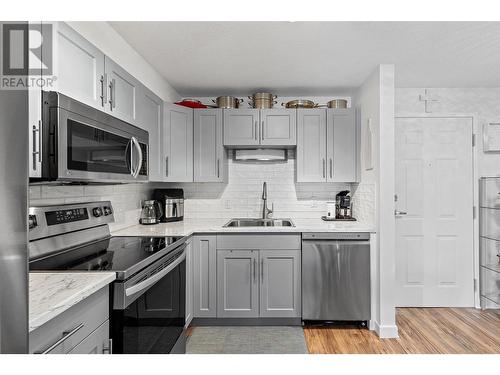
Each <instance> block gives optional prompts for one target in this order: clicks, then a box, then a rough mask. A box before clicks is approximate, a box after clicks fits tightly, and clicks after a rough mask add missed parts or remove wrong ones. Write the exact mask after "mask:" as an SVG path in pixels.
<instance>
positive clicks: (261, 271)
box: [260, 259, 264, 284]
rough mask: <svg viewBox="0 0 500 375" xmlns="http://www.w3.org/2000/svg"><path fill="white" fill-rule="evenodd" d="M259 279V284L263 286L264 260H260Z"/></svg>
mask: <svg viewBox="0 0 500 375" xmlns="http://www.w3.org/2000/svg"><path fill="white" fill-rule="evenodd" d="M260 279H261V283H262V284H264V259H261V260H260Z"/></svg>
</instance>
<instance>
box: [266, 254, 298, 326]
mask: <svg viewBox="0 0 500 375" xmlns="http://www.w3.org/2000/svg"><path fill="white" fill-rule="evenodd" d="M300 268H301V265H300V250H261V251H260V285H261V286H260V317H262V318H298V317H300V316H301V293H300V288H301V278H300Z"/></svg>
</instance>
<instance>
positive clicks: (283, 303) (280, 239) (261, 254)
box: [217, 234, 301, 318]
mask: <svg viewBox="0 0 500 375" xmlns="http://www.w3.org/2000/svg"><path fill="white" fill-rule="evenodd" d="M300 301H301V238H300V235H297V234H263V235H260V234H259V235H257V234H234V235H233V234H231V235H219V236H217V317H218V318H300V316H301V302H300Z"/></svg>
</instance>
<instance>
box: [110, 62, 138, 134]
mask: <svg viewBox="0 0 500 375" xmlns="http://www.w3.org/2000/svg"><path fill="white" fill-rule="evenodd" d="M104 71H105V72H106V81H107V86H108V87H107V88H108V96H107V99H108V102H107V104H106V105H105V110H106V112H108V113H110V114H112V115H113V116H115V117H118V118H119V119H121V120H123V121H126V122H128V123H130V124H137V91H138V88H139V85H140V83H139V81H138V80H137V79H135V78H134V77H133V76H132V75H131V74H129V73H128V72H127V71H126V70H125V69H123V68H122V67H121V66H120V65H118V64H117V63H115V62H114V61H113V60H111V59H110V58H109V57H107V56H105V59H104Z"/></svg>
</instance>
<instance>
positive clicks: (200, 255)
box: [193, 235, 217, 318]
mask: <svg viewBox="0 0 500 375" xmlns="http://www.w3.org/2000/svg"><path fill="white" fill-rule="evenodd" d="M216 246H217V236H215V235H212V236H196V237H194V238H193V282H194V285H193V316H194V317H195V318H215V317H216V316H217V247H216Z"/></svg>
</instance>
